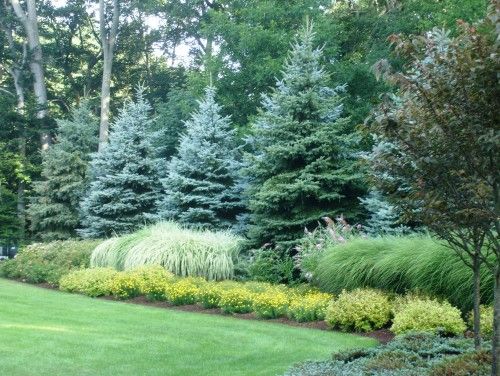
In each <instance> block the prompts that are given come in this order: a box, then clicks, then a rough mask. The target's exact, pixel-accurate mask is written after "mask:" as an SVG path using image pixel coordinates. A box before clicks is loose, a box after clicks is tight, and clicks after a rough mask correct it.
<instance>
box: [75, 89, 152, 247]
mask: <svg viewBox="0 0 500 376" xmlns="http://www.w3.org/2000/svg"><path fill="white" fill-rule="evenodd" d="M136 97H137V98H136V100H135V102H134V101H128V102H126V103H125V105H124V106H123V108H122V109H121V111H120V113H119V115H118V117H117V119H116V120H115V122H114V124H113V126H112V130H111V133H110V135H109V143H108V144H107V145H106V146H105V147H104V149H103V150H102V151H101V152H99V153H97V154H94V157H93V160H92V164H91V173H92V182H91V184H90V188H89V190H88V193H87V194H86V196H85V197H84V199H83V200H82V202H81V214H82V223H83V228H82V229H81V230H80V231H79V232H80V234H81V235H83V236H84V237H90V238H98V237H106V236H110V235H113V234H124V233H128V232H131V231H134V230H136V229H138V228H140V227H142V226H144V224H145V223H146V222H147V221H148V220H149V219H150V218H151V217H152V216H153V215H154V214H155V212H156V204H155V203H156V201H157V200H158V197H159V192H160V182H159V178H158V160H157V159H156V154H157V153H156V149H155V148H154V147H153V145H152V140H151V135H150V133H148V130H149V129H150V125H151V124H150V122H151V119H150V118H149V115H148V113H149V111H150V110H151V107H150V105H149V103H148V102H147V101H146V99H145V98H144V94H143V89H142V88H139V89H138V90H137V94H136Z"/></svg>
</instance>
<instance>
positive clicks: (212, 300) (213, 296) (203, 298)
mask: <svg viewBox="0 0 500 376" xmlns="http://www.w3.org/2000/svg"><path fill="white" fill-rule="evenodd" d="M224 291H225V289H224V286H222V285H221V284H220V283H217V282H208V283H206V284H204V285H203V286H201V287H200V288H199V289H198V299H197V300H198V302H199V303H201V305H202V306H203V307H204V308H207V309H208V308H217V307H219V301H220V297H221V295H222V293H223V292H224Z"/></svg>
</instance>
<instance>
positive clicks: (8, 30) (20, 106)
mask: <svg viewBox="0 0 500 376" xmlns="http://www.w3.org/2000/svg"><path fill="white" fill-rule="evenodd" d="M5 10H6V11H7V9H6V8H5ZM1 27H2V30H3V32H4V34H5V37H6V39H7V43H8V45H9V50H10V52H11V55H12V56H13V58H14V62H13V64H12V66H11V67H9V68H8V69H7V70H8V72H9V74H10V75H11V77H12V80H13V81H14V88H15V90H16V97H17V106H16V107H17V111H18V113H19V114H20V115H21V116H22V115H24V110H25V96H24V85H23V81H22V72H23V70H24V67H25V65H26V61H27V59H28V47H27V46H26V43H24V44H23V46H22V55H21V56H19V53H18V52H19V51H17V50H16V44H15V43H14V33H13V30H12V25H10V24H2V25H1ZM18 56H19V58H18ZM25 133H26V132H25V129H24V128H23V129H22V130H21V132H20V135H19V155H20V157H21V159H22V160H23V162H24V161H25V159H26V134H25ZM25 190H26V186H25V182H24V180H20V181H19V184H18V186H17V218H18V221H19V227H20V241H21V242H23V241H24V239H25V230H26V200H25Z"/></svg>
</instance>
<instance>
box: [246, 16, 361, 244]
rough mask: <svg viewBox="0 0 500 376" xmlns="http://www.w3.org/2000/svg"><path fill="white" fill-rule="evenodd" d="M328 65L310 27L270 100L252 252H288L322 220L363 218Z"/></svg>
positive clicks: (254, 175)
mask: <svg viewBox="0 0 500 376" xmlns="http://www.w3.org/2000/svg"><path fill="white" fill-rule="evenodd" d="M321 57H322V50H321V49H316V48H314V32H313V31H312V26H311V25H309V24H308V25H307V26H306V27H305V28H304V29H303V31H302V32H301V34H300V35H299V37H298V39H297V41H296V42H295V43H294V45H293V46H292V51H291V53H290V55H289V57H288V59H287V61H286V63H285V66H284V69H283V78H282V79H281V80H279V81H277V85H276V89H274V91H273V92H272V93H271V94H270V95H269V96H264V99H263V103H262V105H263V109H262V111H261V113H260V115H259V117H258V119H257V121H256V123H255V124H254V127H253V140H254V145H253V148H254V150H255V152H254V154H253V156H251V163H250V167H249V168H248V174H249V176H250V177H251V179H250V181H251V183H252V184H251V187H250V189H249V191H248V194H249V196H250V204H249V207H250V211H251V218H250V229H249V238H250V241H251V243H252V245H253V246H261V245H263V244H265V243H270V244H277V245H281V246H282V247H280V249H282V250H284V249H286V248H288V247H289V246H291V245H293V244H294V241H295V240H296V239H298V238H300V237H302V236H303V233H304V228H305V227H308V228H311V227H314V226H315V225H316V223H317V221H318V220H319V219H320V218H321V217H324V216H329V217H334V216H337V215H340V214H344V216H345V217H346V218H348V219H353V217H356V216H357V215H358V214H359V201H358V199H357V197H358V196H359V195H360V194H362V192H363V191H362V189H361V187H360V176H359V173H358V172H356V171H355V169H354V159H355V156H356V153H355V145H356V137H354V136H353V133H352V131H351V130H350V126H349V124H350V122H349V119H348V118H343V117H341V114H342V104H341V98H340V95H339V94H340V92H342V91H343V90H344V86H339V87H337V88H335V89H333V88H330V87H328V86H326V85H327V84H328V82H329V80H330V79H329V77H328V74H327V73H326V72H325V70H324V69H323V68H322V66H321V63H320V60H321Z"/></svg>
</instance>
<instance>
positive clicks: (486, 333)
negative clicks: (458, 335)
mask: <svg viewBox="0 0 500 376" xmlns="http://www.w3.org/2000/svg"><path fill="white" fill-rule="evenodd" d="M493 311H494V310H493V307H492V306H485V305H481V306H479V312H480V322H481V331H480V332H481V337H482V338H486V339H490V338H492V336H493V314H494V312H493ZM473 320H474V318H473V312H472V311H471V312H469V315H468V317H467V324H468V326H469V327H471V328H472V327H473V325H474V324H473Z"/></svg>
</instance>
